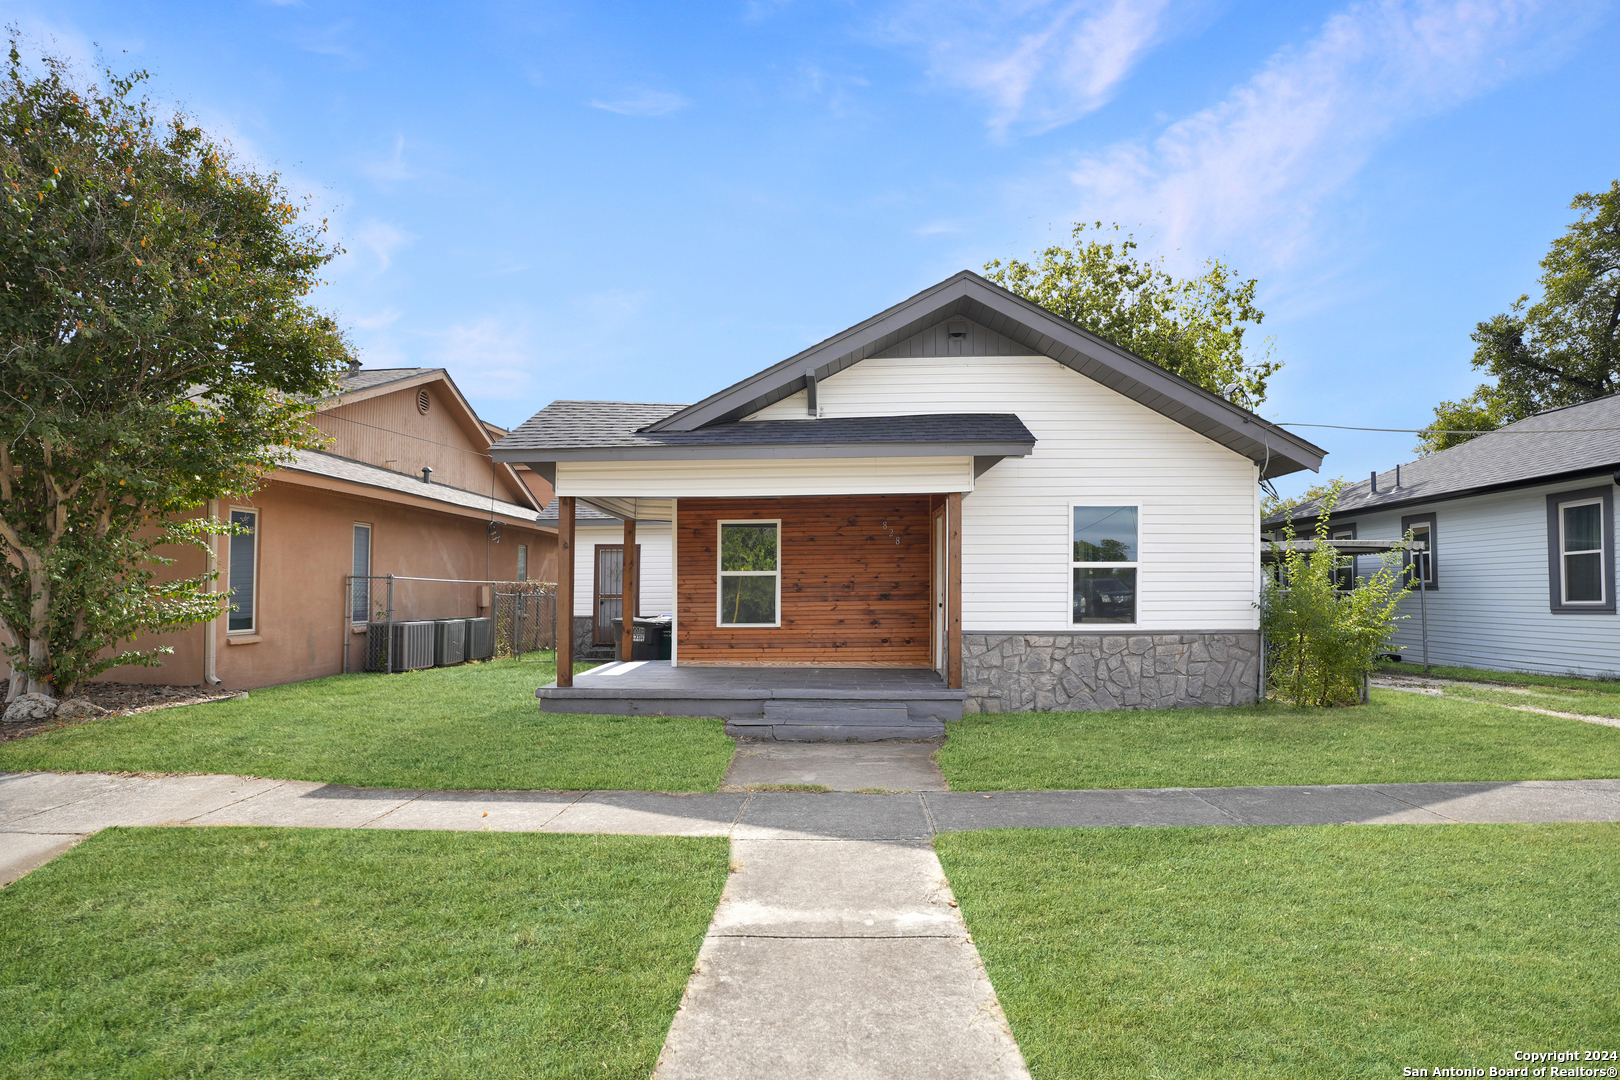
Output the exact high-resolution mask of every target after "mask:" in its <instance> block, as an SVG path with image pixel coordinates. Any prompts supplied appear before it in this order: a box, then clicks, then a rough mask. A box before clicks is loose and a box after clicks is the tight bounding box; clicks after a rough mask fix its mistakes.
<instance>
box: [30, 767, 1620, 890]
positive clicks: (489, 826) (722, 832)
mask: <svg viewBox="0 0 1620 1080" xmlns="http://www.w3.org/2000/svg"><path fill="white" fill-rule="evenodd" d="M1540 821H1620V780H1526V781H1517V782H1503V783H1450V784H1352V785H1329V786H1321V787H1261V788H1165V789H1159V790H1119V791H1006V792H993V793H979V792H971V791H914V792H910V793H907V794H897V795H863V794H855V793H845V792H828V793H824V794H818V793H799V792H757V791H756V792H747V791H738V792H721V793H719V794H715V795H669V794H661V793H657V792H640V791H583V792H582V791H423V790H389V789H384V788H356V787H345V786H342V785H338V784H317V783H311V782H308V781H299V780H264V779H258V778H253V777H242V776H130V775H121V774H109V773H66V774H63V773H0V885H3V884H6V883H9V882H11V881H14V880H15V879H16V878H17V877H19V876H21V874H23V873H26V872H27V871H28V870H30V869H32V868H33V867H35V866H38V865H40V864H41V863H43V862H45V861H47V860H48V859H49V858H51V857H53V856H54V854H56V853H59V852H61V851H64V850H66V849H67V848H69V847H71V846H72V845H73V844H75V843H77V842H78V841H79V840H81V839H83V838H84V837H85V836H88V835H90V834H91V833H94V832H97V831H99V830H101V829H104V828H107V827H109V826H113V825H281V826H306V827H320V828H362V829H452V830H469V831H483V830H493V831H499V832H565V833H638V834H658V835H670V836H729V837H731V838H732V839H733V840H752V839H760V838H772V839H780V838H783V837H785V836H798V837H801V838H805V839H810V838H820V839H841V840H927V839H929V838H930V837H932V836H933V835H934V834H935V833H937V832H946V831H953V830H965V829H1001V828H1017V827H1038V828H1053V827H1073V826H1108V825H1326V824H1339V823H1355V824H1365V825H1375V824H1445V823H1452V822H1540Z"/></svg>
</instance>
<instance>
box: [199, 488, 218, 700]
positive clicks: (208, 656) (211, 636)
mask: <svg viewBox="0 0 1620 1080" xmlns="http://www.w3.org/2000/svg"><path fill="white" fill-rule="evenodd" d="M208 516H209V517H210V518H213V519H214V520H215V521H218V520H219V500H218V499H209V500H208ZM218 543H219V537H217V536H214V535H212V534H210V535H209V537H208V592H209V594H210V595H213V594H217V593H218V592H219V578H218V576H217V575H218V573H219V548H218V546H217V545H218ZM214 610H215V611H216V613H217V612H218V610H219V609H218V605H215V609H214ZM218 624H219V616H218V614H215V616H214V617H213V618H212V619H209V620H208V621H207V622H205V623H203V682H204V683H206V684H207V685H209V686H218V685H219V684H220V681H221V680H220V677H219V676H218V675H216V674H214V659H215V654H216V651H217V649H218V644H217V642H216V641H215V636H216V634H215V632H216V630H217V629H218Z"/></svg>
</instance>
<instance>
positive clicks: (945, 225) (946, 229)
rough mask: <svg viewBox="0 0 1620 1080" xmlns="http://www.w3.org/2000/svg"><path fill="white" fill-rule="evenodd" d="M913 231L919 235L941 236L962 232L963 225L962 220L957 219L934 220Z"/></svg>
mask: <svg viewBox="0 0 1620 1080" xmlns="http://www.w3.org/2000/svg"><path fill="white" fill-rule="evenodd" d="M912 231H913V232H914V233H916V235H918V236H941V235H945V234H947V233H959V232H962V231H963V227H962V225H961V223H960V222H956V221H933V222H929V223H928V224H927V225H922V226H919V227H918V228H916V229H913V230H912Z"/></svg>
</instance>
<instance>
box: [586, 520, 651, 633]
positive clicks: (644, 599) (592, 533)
mask: <svg viewBox="0 0 1620 1080" xmlns="http://www.w3.org/2000/svg"><path fill="white" fill-rule="evenodd" d="M623 543H624V527H623V526H621V525H589V526H585V525H582V526H577V527H576V528H575V529H574V614H575V615H577V616H580V617H584V616H586V615H589V614H590V613H591V604H592V602H593V601H594V599H595V597H594V596H593V595H592V591H593V590H594V588H595V585H596V546H597V545H598V544H623ZM636 543H637V544H639V545H640V546H641V613H642V614H643V615H664V614H668V613H669V612H672V611H674V610H675V607H674V598H673V595H672V593H671V590H670V582H671V573H672V566H671V563H672V555H671V546H670V526H669V522H667V521H642V522H637V523H636Z"/></svg>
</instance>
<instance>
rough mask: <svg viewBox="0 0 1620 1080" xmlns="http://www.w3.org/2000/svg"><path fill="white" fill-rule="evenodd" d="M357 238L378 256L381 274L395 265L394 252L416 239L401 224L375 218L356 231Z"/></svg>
mask: <svg viewBox="0 0 1620 1080" xmlns="http://www.w3.org/2000/svg"><path fill="white" fill-rule="evenodd" d="M355 238H356V239H357V240H359V241H360V243H362V244H364V245H365V246H366V247H368V248H370V249H371V253H372V254H373V255H375V256H376V258H377V273H379V274H380V273H382V272H383V271H384V270H387V269H388V268H389V267H390V266H392V265H394V252H396V251H398V250H399V249H400V248H402V247H404V246H405V245H406V244H409V243H410V242H411V241H412V240H415V239H416V237H415V236H413V235H411V234H410V233H408V232H406V231H405V230H404V229H401V228H400V227H399V226H397V225H392V224H389V223H388V222H386V221H378V220H377V219H375V218H371V219H368V220H367V221H366V222H365V223H363V224H362V225H361V226H360V228H359V230H358V231H356V233H355Z"/></svg>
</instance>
